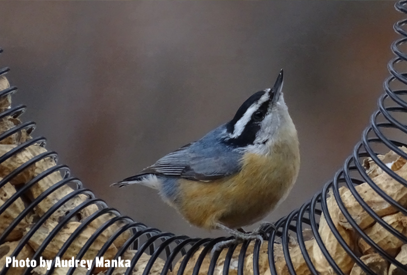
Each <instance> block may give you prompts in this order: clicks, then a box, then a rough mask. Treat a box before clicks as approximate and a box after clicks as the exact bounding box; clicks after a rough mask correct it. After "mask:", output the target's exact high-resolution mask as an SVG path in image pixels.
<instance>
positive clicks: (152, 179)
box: [110, 174, 160, 189]
mask: <svg viewBox="0 0 407 275" xmlns="http://www.w3.org/2000/svg"><path fill="white" fill-rule="evenodd" d="M130 184H140V185H144V186H147V187H150V188H154V189H158V187H159V184H160V180H159V179H158V178H157V176H156V175H153V174H139V175H135V176H132V177H128V178H125V179H124V180H121V181H118V182H115V183H112V184H111V185H110V186H117V187H119V188H122V187H124V186H127V185H130Z"/></svg>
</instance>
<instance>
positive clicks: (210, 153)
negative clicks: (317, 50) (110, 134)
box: [113, 71, 300, 239]
mask: <svg viewBox="0 0 407 275" xmlns="http://www.w3.org/2000/svg"><path fill="white" fill-rule="evenodd" d="M282 86H283V71H281V72H280V74H279V76H278V78H277V80H276V82H275V84H274V87H273V88H272V89H265V90H263V91H259V92H257V93H255V94H253V95H252V96H251V97H249V99H247V100H246V101H245V102H244V103H243V104H242V106H240V108H239V109H238V111H237V112H236V114H235V116H234V118H233V119H232V120H231V121H229V122H228V123H226V124H223V125H221V126H219V127H218V128H216V129H214V130H212V131H211V132H209V133H208V134H206V135H205V136H204V137H203V138H201V139H200V140H198V141H195V142H191V143H190V144H187V145H185V146H183V147H181V148H179V149H178V150H176V151H174V152H171V153H169V154H168V155H166V156H164V157H162V158H161V159H159V160H158V161H157V162H156V163H155V164H153V165H151V166H150V167H147V168H145V169H144V170H142V171H141V173H140V174H137V175H135V176H132V177H129V178H126V179H124V180H122V181H120V182H117V183H114V184H113V185H117V186H120V187H122V186H126V185H129V184H141V185H145V186H148V187H151V188H154V189H157V190H158V191H159V193H160V195H161V197H162V198H163V200H164V201H166V202H167V203H168V204H170V205H171V206H173V207H175V208H176V209H177V210H178V212H179V213H181V215H182V216H183V217H184V218H185V219H186V220H187V221H188V222H190V223H191V224H193V225H195V226H198V227H201V228H206V229H224V230H226V231H227V232H229V233H231V234H232V235H234V236H235V237H237V238H240V239H253V238H257V237H256V236H253V234H251V233H242V232H239V231H238V230H235V229H236V228H240V227H242V226H247V225H251V224H253V223H255V222H257V221H259V220H261V219H262V218H264V217H265V216H266V215H267V214H268V213H269V212H270V211H272V210H273V209H275V208H276V207H277V206H278V205H279V204H280V203H281V202H282V201H283V200H284V199H285V198H286V197H287V195H288V193H289V192H290V190H291V188H292V187H293V185H294V183H295V181H296V179H297V175H298V170H299V167H300V153H299V143H298V137H297V131H296V129H295V126H294V123H293V121H292V120H291V117H290V115H289V113H288V108H287V106H286V104H285V102H284V98H283V94H282V92H281V90H282Z"/></svg>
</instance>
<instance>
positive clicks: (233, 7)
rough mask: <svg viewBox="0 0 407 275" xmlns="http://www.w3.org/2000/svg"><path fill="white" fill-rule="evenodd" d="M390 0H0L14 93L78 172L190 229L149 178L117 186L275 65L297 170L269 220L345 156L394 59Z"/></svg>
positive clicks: (210, 124)
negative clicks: (294, 139)
mask: <svg viewBox="0 0 407 275" xmlns="http://www.w3.org/2000/svg"><path fill="white" fill-rule="evenodd" d="M401 17H402V16H401V15H400V14H398V13H397V12H396V11H395V10H394V9H393V3H392V2H387V1H375V2H370V1H358V2H354V1H256V2H243V1H237V2H235V1H205V2H203V1H197V2H187V1H166V2H161V1H157V2H156V1H152V2H150V1H137V2H32V3H29V2H0V47H2V48H3V49H4V50H5V52H4V54H2V55H1V56H0V66H9V67H10V68H11V70H12V71H11V73H9V74H8V78H9V80H10V82H11V84H12V85H15V86H18V87H19V92H18V93H17V95H16V96H15V97H14V103H15V104H20V103H22V104H26V105H27V106H28V112H27V113H26V114H25V115H24V117H23V118H24V119H25V120H33V121H36V122H37V123H38V128H37V130H36V131H35V132H34V134H35V136H38V135H42V136H45V137H47V139H48V148H49V149H51V150H55V151H57V152H58V153H59V155H60V162H61V163H65V164H68V165H69V166H70V167H71V169H72V171H73V174H74V176H77V177H79V178H80V179H82V180H83V181H84V183H85V186H86V187H88V188H90V189H92V190H93V191H94V192H95V193H96V195H97V196H98V197H100V198H102V199H104V200H105V201H107V202H108V204H109V205H110V206H111V207H115V208H117V209H119V210H120V211H121V212H122V213H123V214H126V215H129V216H131V217H132V218H133V219H135V220H137V221H141V222H143V223H146V224H147V225H150V226H153V227H157V228H160V229H162V230H164V231H171V232H174V233H177V234H187V235H190V236H217V235H220V234H222V233H221V232H218V231H213V232H208V231H204V230H200V229H197V228H194V227H191V226H190V225H189V224H188V223H187V222H185V221H184V220H183V219H182V218H181V217H180V216H179V215H178V214H177V213H176V211H175V210H174V209H172V208H171V207H169V206H167V205H166V204H165V203H164V202H162V201H161V199H160V197H159V195H158V194H157V193H156V191H155V190H150V189H148V188H146V187H142V186H131V187H128V188H124V189H115V188H110V187H109V185H110V184H111V183H112V182H115V181H118V180H121V179H123V178H125V177H128V176H131V175H134V174H135V173H137V172H138V171H140V170H141V169H143V168H144V167H146V166H148V165H150V164H152V163H153V162H154V161H155V160H157V159H158V158H159V157H161V156H163V155H165V154H166V153H168V152H170V151H172V150H173V149H176V148H178V147H180V146H182V145H184V144H186V143H188V142H190V141H193V140H196V139H198V138H200V137H201V136H202V135H204V134H205V133H206V132H208V131H209V130H211V129H213V128H214V127H216V126H218V125H220V124H222V123H224V122H226V121H228V120H230V119H231V118H232V117H233V115H234V113H235V111H236V110H237V108H238V107H239V106H240V104H241V103H242V102H243V101H244V100H246V98H248V97H249V96H250V95H251V94H252V93H254V92H256V91H258V90H262V89H264V88H266V87H270V86H271V85H272V84H273V83H274V80H275V78H276V76H277V74H278V72H279V70H280V69H281V68H284V72H285V84H284V93H285V99H286V102H287V104H288V106H289V110H290V113H291V116H292V118H293V120H294V122H295V123H296V126H297V130H298V132H299V138H300V142H301V154H302V155H301V157H302V159H301V161H302V165H301V171H300V174H299V178H298V181H297V184H296V186H295V188H294V189H293V191H292V193H291V194H290V196H289V197H288V199H287V200H286V201H285V203H283V204H282V205H281V206H280V207H279V209H277V210H276V211H275V212H273V213H272V214H271V215H270V216H268V217H267V220H268V221H275V220H276V219H278V218H279V217H281V216H282V215H285V214H288V213H289V212H291V211H292V210H293V209H295V208H297V207H299V206H300V205H301V204H302V203H303V202H305V201H306V200H308V199H310V198H311V196H312V195H313V194H314V193H315V192H316V191H317V190H319V189H321V187H322V186H323V184H324V183H325V182H326V181H327V180H329V179H330V178H331V177H332V176H333V175H334V173H335V171H336V170H337V169H338V168H339V167H341V165H342V164H343V161H344V160H345V158H346V157H347V156H348V155H349V154H350V153H351V151H352V149H353V147H354V145H355V143H356V142H357V141H358V140H359V139H360V136H361V133H362V130H363V129H364V128H365V127H366V126H367V124H368V121H369V117H370V115H371V113H372V112H373V111H374V110H376V101H377V98H378V96H379V95H380V94H381V93H382V82H383V80H384V79H385V78H386V77H387V76H388V75H389V74H388V72H387V69H386V64H387V62H388V60H389V59H390V58H391V57H392V54H391V52H390V48H389V47H390V44H391V43H392V42H393V41H394V40H395V39H396V38H397V35H396V34H395V33H394V32H393V30H392V24H393V23H394V22H395V21H396V20H398V19H400V18H401Z"/></svg>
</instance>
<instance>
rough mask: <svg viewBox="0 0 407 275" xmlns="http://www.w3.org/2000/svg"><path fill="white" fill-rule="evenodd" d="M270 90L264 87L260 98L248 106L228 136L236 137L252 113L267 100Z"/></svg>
mask: <svg viewBox="0 0 407 275" xmlns="http://www.w3.org/2000/svg"><path fill="white" fill-rule="evenodd" d="M270 90H271V89H266V90H264V91H265V93H264V94H263V95H262V96H261V97H260V99H259V100H258V101H257V102H256V104H253V105H252V106H250V107H249V108H248V109H247V110H246V112H245V113H244V115H243V116H242V117H241V118H240V119H239V120H238V121H237V122H236V123H235V125H234V128H233V133H232V134H231V135H230V138H237V137H238V136H240V135H241V134H242V132H243V130H244V128H245V127H246V125H247V123H248V122H249V121H250V119H251V117H252V115H253V113H254V112H255V111H257V110H258V109H259V107H260V106H261V105H262V104H263V103H264V102H266V101H267V100H269V99H270Z"/></svg>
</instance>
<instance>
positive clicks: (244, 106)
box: [227, 91, 265, 133]
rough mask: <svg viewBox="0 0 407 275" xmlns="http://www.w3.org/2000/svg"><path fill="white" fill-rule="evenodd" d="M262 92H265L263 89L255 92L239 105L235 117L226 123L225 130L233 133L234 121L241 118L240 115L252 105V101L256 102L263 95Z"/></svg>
mask: <svg viewBox="0 0 407 275" xmlns="http://www.w3.org/2000/svg"><path fill="white" fill-rule="evenodd" d="M264 93H265V92H264V91H259V92H257V93H255V94H254V95H252V96H251V97H249V98H248V99H247V100H246V101H245V102H244V103H243V104H242V105H241V106H240V108H239V109H238V110H237V112H236V114H235V117H234V118H233V119H232V120H231V121H230V122H229V123H228V125H227V130H228V132H229V133H233V131H234V130H235V124H236V122H238V121H239V119H241V118H242V116H243V115H244V114H245V113H246V111H247V109H249V108H250V106H252V105H253V103H255V102H257V101H258V100H259V99H260V98H261V97H262V96H263V95H264Z"/></svg>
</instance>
